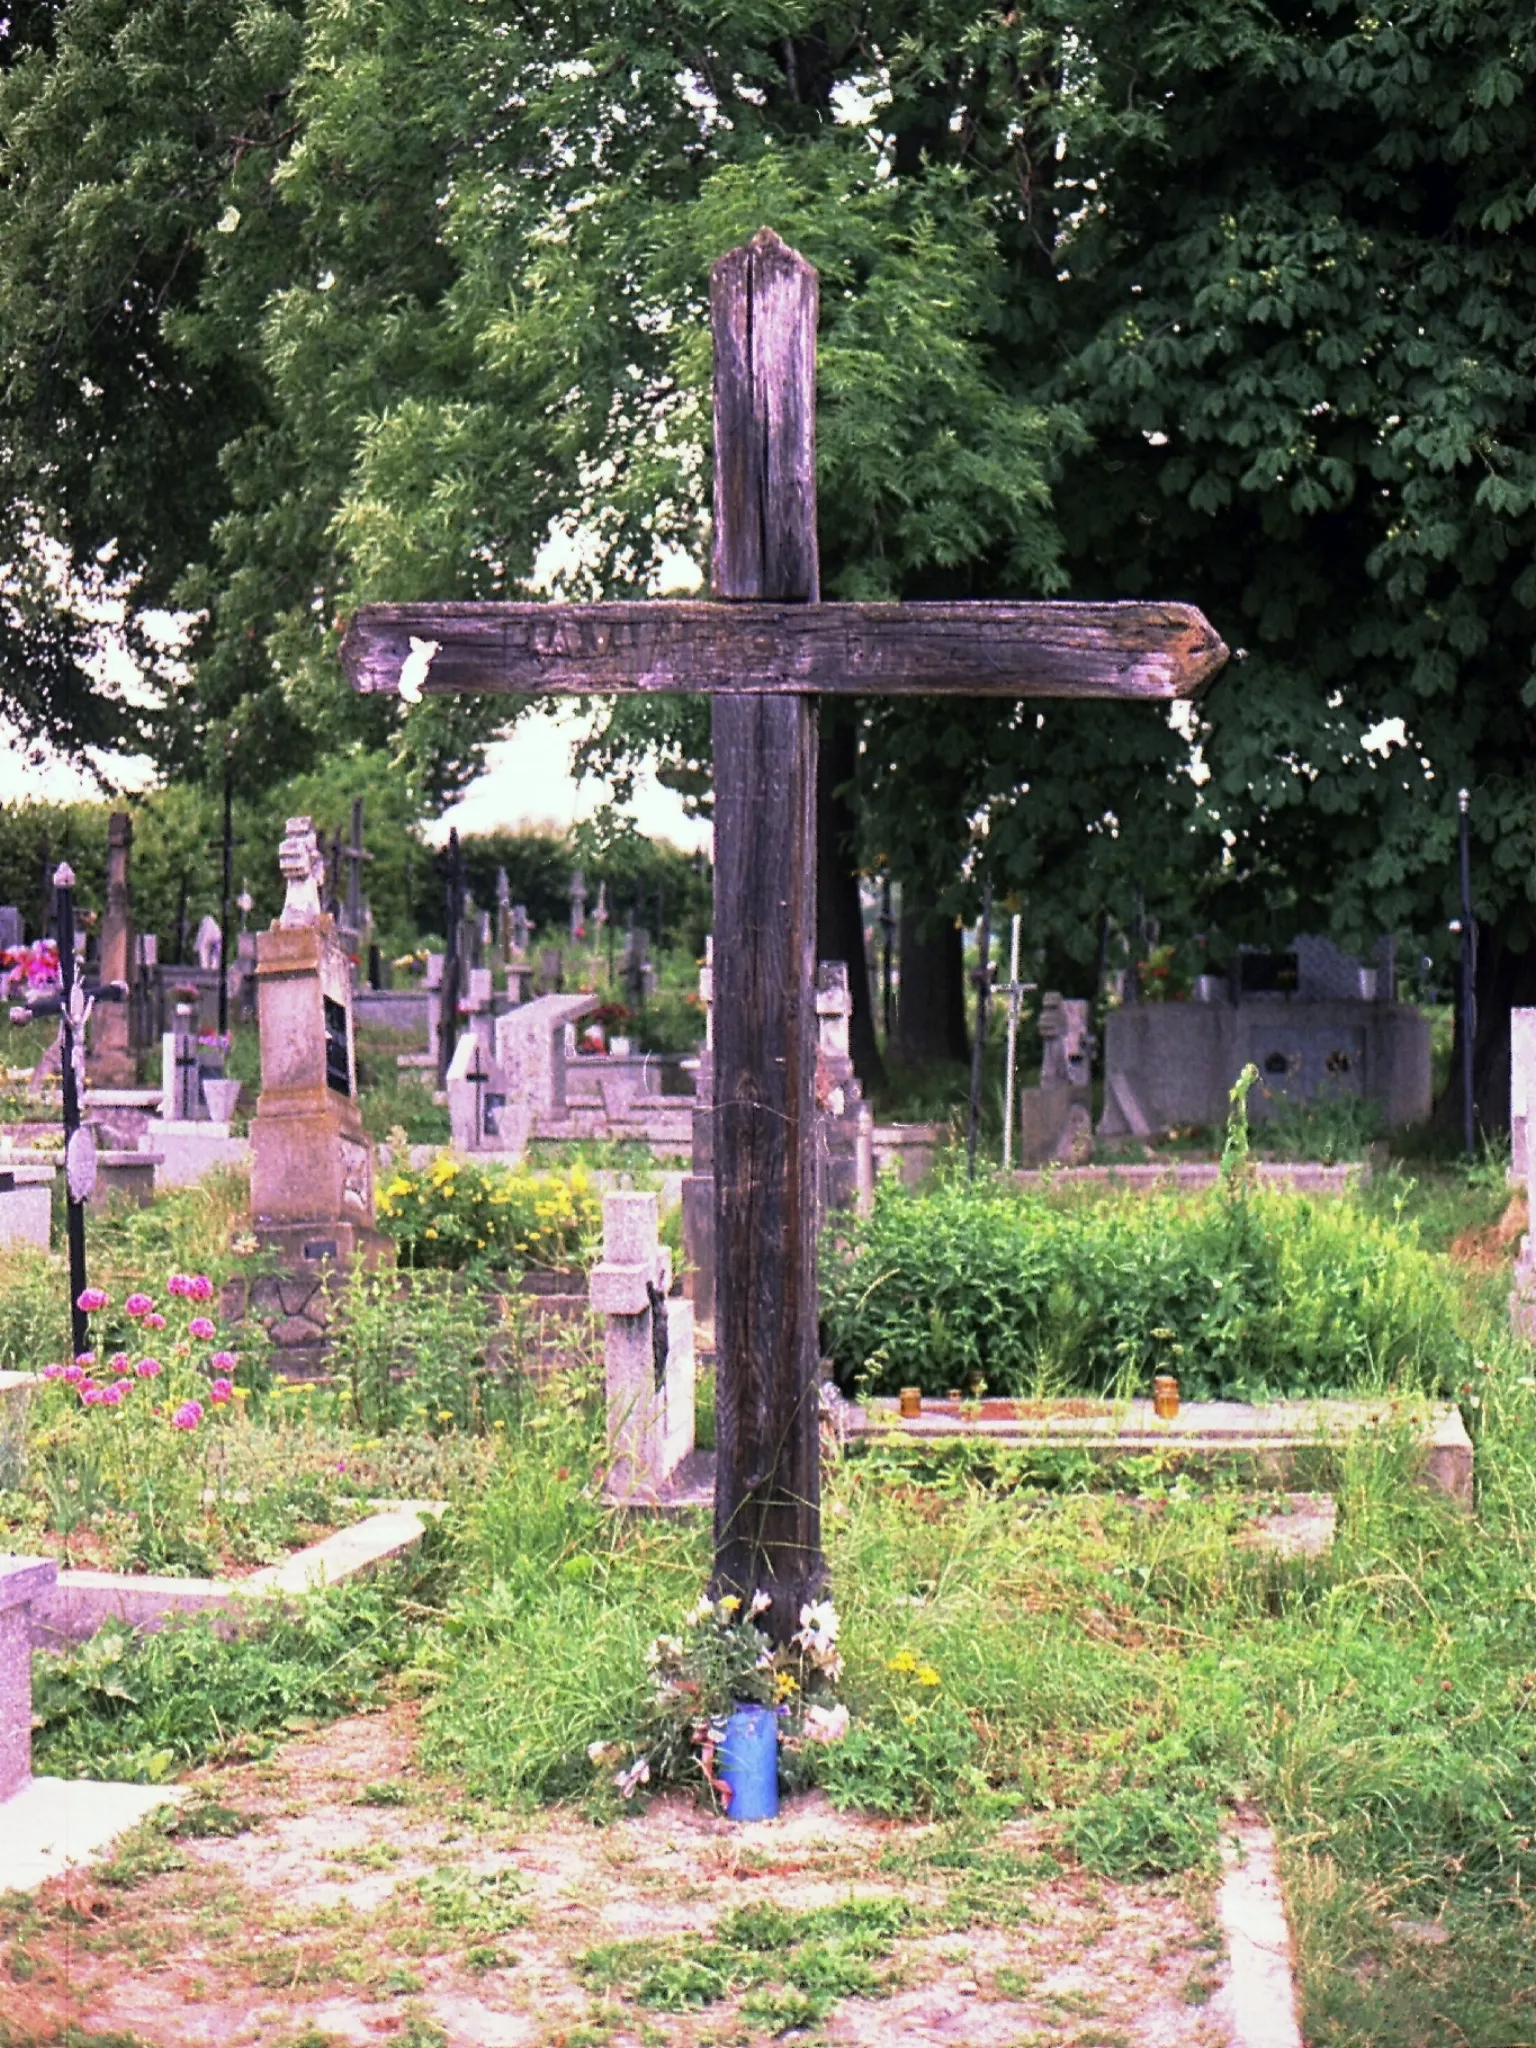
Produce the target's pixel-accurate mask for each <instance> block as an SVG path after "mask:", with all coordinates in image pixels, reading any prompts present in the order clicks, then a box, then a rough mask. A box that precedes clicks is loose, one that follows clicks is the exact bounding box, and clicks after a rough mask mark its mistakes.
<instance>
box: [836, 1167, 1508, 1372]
mask: <svg viewBox="0 0 1536 2048" xmlns="http://www.w3.org/2000/svg"><path fill="white" fill-rule="evenodd" d="M822 1290H823V1292H822V1312H823V1327H824V1332H825V1346H824V1348H825V1351H826V1354H827V1356H828V1357H829V1358H830V1359H831V1360H832V1363H833V1367H834V1370H835V1373H836V1377H837V1379H838V1382H839V1384H840V1385H841V1386H843V1387H844V1388H845V1390H850V1391H851V1390H854V1389H864V1390H867V1391H869V1392H871V1393H886V1394H888V1393H892V1392H894V1391H895V1390H896V1389H897V1388H899V1387H902V1386H916V1387H921V1388H922V1389H923V1391H924V1392H925V1393H930V1394H941V1393H943V1392H944V1391H946V1390H947V1389H949V1388H951V1387H962V1388H964V1387H968V1386H969V1385H970V1384H971V1383H972V1382H973V1381H975V1380H978V1379H979V1380H981V1381H983V1382H984V1383H985V1385H986V1387H987V1389H988V1391H989V1392H992V1393H996V1394H1012V1395H1021V1396H1037V1397H1038V1396H1047V1395H1054V1394H1062V1393H1069V1392H1081V1393H1094V1394H1109V1395H1116V1394H1124V1393H1132V1392H1135V1393H1141V1392H1144V1391H1145V1390H1146V1388H1147V1386H1148V1385H1149V1383H1150V1380H1151V1377H1152V1375H1153V1373H1154V1372H1157V1371H1164V1370H1171V1371H1173V1372H1175V1373H1176V1374H1177V1375H1178V1378H1179V1383H1180V1387H1181V1390H1182V1391H1183V1394H1184V1396H1185V1398H1186V1399H1190V1400H1194V1399H1217V1398H1221V1399H1229V1400H1262V1399H1273V1398H1279V1397H1286V1396H1303V1395H1324V1394H1338V1393H1344V1392H1361V1391H1379V1390H1383V1389H1386V1388H1403V1389H1408V1390H1415V1391H1419V1392H1423V1393H1432V1392H1437V1391H1444V1390H1446V1389H1447V1388H1449V1387H1450V1386H1452V1385H1454V1384H1456V1383H1457V1382H1458V1381H1459V1380H1460V1379H1461V1378H1462V1377H1464V1374H1465V1362H1466V1357H1467V1349H1466V1343H1465V1340H1464V1339H1463V1337H1462V1335H1461V1334H1460V1331H1459V1329H1458V1303H1457V1296H1456V1291H1455V1288H1454V1285H1453V1284H1452V1282H1451V1280H1450V1278H1449V1277H1448V1276H1447V1274H1446V1273H1445V1271H1444V1270H1443V1268H1442V1267H1441V1266H1440V1265H1438V1264H1437V1263H1436V1261H1435V1260H1434V1259H1433V1258H1432V1257H1431V1256H1430V1255H1429V1254H1427V1253H1426V1252H1425V1251H1423V1250H1422V1249H1421V1248H1420V1246H1419V1245H1418V1244H1417V1243H1416V1242H1415V1238H1414V1233H1413V1230H1412V1228H1411V1227H1408V1226H1404V1225H1402V1224H1400V1223H1399V1222H1398V1221H1397V1220H1395V1219H1394V1218H1392V1217H1390V1216H1384V1215H1381V1214H1379V1213H1373V1214H1362V1212H1361V1210H1360V1209H1359V1208H1358V1207H1356V1206H1354V1205H1352V1204H1348V1203H1344V1202H1341V1201H1339V1200H1337V1199H1336V1198H1332V1197H1322V1198H1317V1199H1313V1198H1309V1197H1306V1196H1302V1195H1296V1194H1291V1193H1288V1192H1284V1191H1281V1190H1278V1189H1275V1190H1271V1189H1257V1188H1252V1187H1242V1188H1240V1189H1238V1190H1236V1191H1233V1190H1232V1189H1231V1187H1230V1186H1228V1187H1224V1188H1222V1189H1219V1190H1217V1191H1215V1192H1213V1193H1209V1194H1204V1193H1203V1194H1198V1195H1173V1194H1167V1195H1164V1194H1138V1193H1113V1192H1111V1193H1106V1194H1105V1195H1103V1196H1102V1197H1100V1198H1097V1199H1095V1200H1093V1201H1091V1202H1089V1201H1084V1200H1079V1201H1075V1202H1072V1203H1070V1204H1064V1203H1059V1202H1057V1201H1055V1200H1053V1199H1052V1197H1051V1195H1050V1193H1049V1192H1048V1191H1045V1192H1042V1191H1036V1190H1033V1189H1032V1190H1029V1191H1025V1192H1021V1191H1019V1190H1018V1189H1016V1188H1015V1187H1013V1186H1009V1185H1005V1184H1004V1183H1002V1182H1000V1181H997V1180H992V1179H988V1180H978V1181H977V1182H975V1183H968V1182H966V1181H965V1180H964V1179H962V1178H960V1177H959V1176H958V1175H956V1176H952V1177H950V1178H948V1179H946V1180H943V1181H941V1182H940V1183H939V1184H938V1185H937V1186H936V1187H934V1188H933V1189H932V1190H931V1191H930V1192H928V1193H925V1194H913V1193H909V1192H908V1191H906V1190H905V1189H903V1188H902V1187H901V1186H900V1185H899V1183H897V1182H896V1181H895V1180H894V1179H887V1180H885V1181H882V1183H881V1186H880V1189H879V1191H878V1193H877V1195H876V1200H875V1208H874V1213H873V1214H872V1215H871V1216H870V1217H869V1218H868V1219H867V1220H865V1221H862V1222H855V1223H853V1224H851V1225H847V1224H844V1225H840V1226H839V1241H838V1242H837V1243H836V1244H835V1245H833V1246H830V1247H829V1248H828V1253H827V1256H826V1257H825V1258H824V1260H823V1264H822Z"/></svg>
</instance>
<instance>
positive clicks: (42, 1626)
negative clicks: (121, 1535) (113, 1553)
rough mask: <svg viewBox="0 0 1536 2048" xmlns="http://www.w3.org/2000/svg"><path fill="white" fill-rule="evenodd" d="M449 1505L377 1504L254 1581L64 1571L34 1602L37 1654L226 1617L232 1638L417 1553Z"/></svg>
mask: <svg viewBox="0 0 1536 2048" xmlns="http://www.w3.org/2000/svg"><path fill="white" fill-rule="evenodd" d="M445 1506H446V1503H445V1502H443V1501H434V1500H398V1501H384V1502H380V1503H378V1504H377V1506H376V1507H375V1510H374V1512H373V1513H372V1514H370V1515H367V1516H365V1517H364V1518H363V1520H362V1521H360V1522H353V1523H351V1524H350V1525H349V1526H348V1527H347V1528H345V1529H338V1530H336V1532H335V1533H334V1534H333V1535H330V1536H326V1537H323V1538H322V1539H321V1540H320V1541H319V1542H318V1543H311V1544H310V1545H309V1546H308V1548H307V1549H304V1550H296V1551H295V1552H294V1553H293V1555H292V1556H291V1557H288V1558H285V1559H284V1560H283V1561H282V1563H281V1564H274V1565H265V1566H263V1568H262V1569H261V1570H260V1571H257V1572H253V1573H252V1574H251V1576H250V1577H249V1578H247V1579H169V1578H157V1577H153V1576H151V1575H149V1574H147V1573H134V1572H96V1571H74V1570H64V1569H61V1570H60V1571H59V1573H58V1576H57V1578H56V1579H55V1580H54V1582H53V1584H52V1586H51V1587H49V1588H47V1589H46V1590H45V1591H42V1592H40V1593H39V1594H38V1595H36V1596H35V1597H34V1598H33V1601H32V1647H33V1648H34V1649H35V1650H64V1649H69V1648H71V1647H73V1646H74V1645H76V1644H78V1643H83V1642H86V1641H88V1640H89V1638H90V1637H91V1636H93V1635H95V1634H96V1632H97V1630H98V1629H100V1628H103V1627H105V1626H106V1624H107V1623H108V1622H114V1621H115V1622H121V1623H124V1624H126V1626H127V1627H129V1628H131V1629H136V1630H143V1631H146V1632H148V1631H153V1630H155V1629H159V1628H163V1627H164V1626H165V1625H166V1624H167V1623H168V1622H172V1621H177V1620H181V1619H189V1620H190V1619H193V1618H195V1617H196V1616H198V1615H203V1614H209V1615H213V1614H216V1615H221V1616H224V1617H227V1619H228V1623H229V1627H230V1630H231V1632H233V1631H234V1630H235V1629H237V1628H238V1627H239V1626H240V1625H241V1624H249V1623H253V1622H257V1621H260V1620H261V1619H262V1609H263V1607H264V1606H266V1604H267V1603H269V1602H271V1601H274V1600H276V1601H284V1600H294V1599H297V1598H298V1597H299V1596H300V1595H301V1594H303V1593H306V1592H310V1591H312V1590H314V1589H316V1588H319V1587H322V1586H337V1585H341V1584H343V1583H344V1582H345V1581H346V1580H348V1579H355V1578H360V1577H363V1576H365V1575H366V1574H367V1573H369V1572H372V1571H375V1570H377V1569H378V1567H379V1566H380V1565H384V1564H388V1563H390V1562H392V1561H393V1560H394V1559H395V1558H397V1557H403V1556H404V1555H405V1554H406V1553H407V1552H408V1551H410V1550H413V1549H415V1547H416V1545H417V1544H418V1543H420V1541H421V1539H422V1536H423V1535H424V1533H425V1530H426V1517H428V1516H436V1515H440V1514H442V1513H443V1511H444V1508H445Z"/></svg>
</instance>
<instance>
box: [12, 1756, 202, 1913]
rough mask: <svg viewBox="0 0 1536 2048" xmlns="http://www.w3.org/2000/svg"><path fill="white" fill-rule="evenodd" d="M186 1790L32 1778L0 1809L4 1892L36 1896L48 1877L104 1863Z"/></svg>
mask: <svg viewBox="0 0 1536 2048" xmlns="http://www.w3.org/2000/svg"><path fill="white" fill-rule="evenodd" d="M189 1789H190V1788H189V1787H187V1786H185V1785H113V1784H103V1783H100V1782H98V1781H96V1780H93V1779H90V1778H33V1779H32V1780H31V1781H30V1782H29V1783H28V1784H27V1785H25V1786H24V1787H23V1788H22V1790H21V1791H19V1792H18V1793H16V1794H15V1796H14V1797H13V1798H11V1799H8V1800H6V1801H5V1803H4V1804H3V1805H0V1892H32V1891H36V1890H37V1888H38V1886H39V1885H40V1884H46V1883H47V1881H48V1879H49V1878H50V1877H58V1876H59V1875H60V1873H61V1872H63V1871H66V1870H70V1869H74V1868H77V1867H79V1866H80V1865H81V1864H89V1863H99V1862H102V1861H103V1860H104V1859H105V1858H106V1855H107V1852H108V1851H109V1850H110V1849H111V1847H112V1844H113V1843H114V1842H115V1841H116V1840H117V1838H118V1836H119V1835H122V1834H125V1833H126V1832H127V1830H128V1829H129V1828H131V1827H136V1826H137V1825H138V1823H139V1822H140V1821H141V1820H146V1819H148V1817H149V1815H150V1814H152V1813H153V1812H154V1811H155V1809H156V1807H160V1806H176V1805H179V1804H180V1802H181V1801H182V1800H183V1799H185V1798H186V1797H187V1794H188V1791H189Z"/></svg>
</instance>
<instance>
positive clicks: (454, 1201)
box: [377, 1152, 603, 1271]
mask: <svg viewBox="0 0 1536 2048" xmlns="http://www.w3.org/2000/svg"><path fill="white" fill-rule="evenodd" d="M377 1207H378V1218H379V1223H380V1225H381V1227H382V1228H383V1229H385V1230H387V1231H388V1232H389V1234H390V1235H391V1236H392V1237H393V1238H394V1240H395V1243H396V1244H397V1245H398V1246H399V1248H400V1263H401V1265H402V1266H446V1267H449V1268H451V1269H453V1270H455V1271H457V1270H459V1269H461V1268H462V1267H465V1266H472V1265H480V1264H483V1265H489V1266H502V1267H504V1266H513V1267H521V1266H569V1265H580V1264H584V1263H586V1262H587V1261H588V1260H589V1259H590V1258H591V1257H592V1256H593V1254H594V1251H595V1248H596V1244H597V1241H598V1239H599V1237H600V1235H601V1232H602V1224H603V1215H602V1203H601V1201H600V1200H599V1199H598V1196H597V1193H596V1191H595V1190H594V1188H593V1187H592V1184H591V1182H590V1181H589V1180H588V1179H587V1176H586V1175H585V1173H584V1172H583V1171H582V1170H581V1168H580V1167H576V1168H574V1169H573V1170H572V1171H571V1172H570V1173H568V1174H563V1175H562V1174H553V1173H551V1174H534V1173H524V1172H518V1171H514V1170H512V1169H509V1168H507V1167H501V1166H472V1165H464V1164H462V1163H461V1162H460V1161H459V1160H457V1159H455V1158H453V1157H452V1155H451V1154H449V1153H446V1152H445V1153H441V1154H440V1155H439V1156H438V1157H437V1158H436V1159H434V1160H433V1162H432V1164H431V1165H430V1166H429V1167H425V1168H423V1169H422V1170H421V1171H420V1172H417V1171H415V1170H414V1169H412V1168H408V1167H407V1168H402V1169H401V1170H400V1171H399V1172H397V1173H395V1174H392V1175H391V1177H390V1178H389V1179H388V1180H387V1181H386V1182H385V1183H384V1185H383V1187H382V1188H381V1189H380V1190H379V1194H378V1204H377Z"/></svg>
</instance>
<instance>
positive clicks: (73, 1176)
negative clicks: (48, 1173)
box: [64, 1124, 96, 1202]
mask: <svg viewBox="0 0 1536 2048" xmlns="http://www.w3.org/2000/svg"><path fill="white" fill-rule="evenodd" d="M64 1181H65V1185H66V1186H67V1187H68V1189H69V1199H70V1200H71V1201H72V1202H88V1201H89V1200H90V1199H91V1197H92V1195H94V1194H95V1192H96V1133H95V1132H94V1131H93V1130H92V1129H91V1127H90V1125H89V1124H82V1125H81V1127H80V1129H79V1130H78V1131H76V1132H75V1133H74V1134H73V1136H72V1137H71V1138H70V1141H69V1143H68V1144H67V1145H66V1146H65V1148H64Z"/></svg>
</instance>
